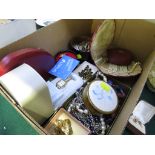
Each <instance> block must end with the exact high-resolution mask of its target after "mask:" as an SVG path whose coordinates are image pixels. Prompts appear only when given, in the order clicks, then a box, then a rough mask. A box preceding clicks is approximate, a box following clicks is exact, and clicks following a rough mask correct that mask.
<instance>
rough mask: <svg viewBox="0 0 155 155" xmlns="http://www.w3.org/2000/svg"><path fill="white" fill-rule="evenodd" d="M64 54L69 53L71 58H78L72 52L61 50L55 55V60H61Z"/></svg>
mask: <svg viewBox="0 0 155 155" xmlns="http://www.w3.org/2000/svg"><path fill="white" fill-rule="evenodd" d="M64 55H67V56H69V57H71V58H74V59H77V56H76V55H75V54H74V53H72V52H60V53H59V54H58V55H57V56H56V57H55V60H56V62H57V61H59V60H60V59H61V58H62V57H63V56H64Z"/></svg>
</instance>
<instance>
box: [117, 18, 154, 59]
mask: <svg viewBox="0 0 155 155" xmlns="http://www.w3.org/2000/svg"><path fill="white" fill-rule="evenodd" d="M154 43H155V23H153V22H151V21H148V20H136V19H128V20H125V23H124V26H123V29H122V32H121V34H120V36H119V40H118V42H117V45H118V46H121V47H122V48H127V49H129V50H131V51H132V52H133V53H134V55H135V56H136V57H137V58H138V60H140V61H141V62H143V61H144V60H145V58H146V57H147V56H148V55H149V54H150V52H152V51H153V50H154V49H155V44H154Z"/></svg>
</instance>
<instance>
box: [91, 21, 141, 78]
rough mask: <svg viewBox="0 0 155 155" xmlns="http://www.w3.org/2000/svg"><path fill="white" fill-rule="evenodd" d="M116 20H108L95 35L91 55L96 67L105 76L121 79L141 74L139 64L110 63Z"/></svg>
mask: <svg viewBox="0 0 155 155" xmlns="http://www.w3.org/2000/svg"><path fill="white" fill-rule="evenodd" d="M115 25H116V24H115V20H112V19H106V20H104V21H103V23H102V24H101V25H100V27H99V28H98V30H97V31H96V32H95V33H94V35H93V38H92V43H91V48H90V51H91V55H92V59H93V60H94V62H95V64H96V66H97V67H98V68H99V69H100V70H101V71H102V72H103V73H105V74H107V75H112V76H119V77H129V76H135V75H138V74H140V73H141V71H142V68H141V65H140V63H139V62H135V61H132V63H131V64H130V65H128V66H118V65H114V64H110V63H108V61H107V60H108V59H107V49H108V47H109V45H110V44H111V43H112V41H113V38H114V34H115V27H116V26H115Z"/></svg>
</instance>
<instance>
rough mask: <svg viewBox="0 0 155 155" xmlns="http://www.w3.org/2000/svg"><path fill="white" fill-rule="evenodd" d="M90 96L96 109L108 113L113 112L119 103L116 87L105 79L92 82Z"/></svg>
mask: <svg viewBox="0 0 155 155" xmlns="http://www.w3.org/2000/svg"><path fill="white" fill-rule="evenodd" d="M89 98H90V100H91V104H92V106H93V107H94V108H95V109H96V110H99V111H102V112H106V113H110V112H113V111H114V110H115V109H116V107H117V104H118V99H117V95H116V93H115V91H114V89H113V88H112V87H111V86H110V85H108V84H107V83H105V82H103V81H94V82H92V83H91V84H90V86H89Z"/></svg>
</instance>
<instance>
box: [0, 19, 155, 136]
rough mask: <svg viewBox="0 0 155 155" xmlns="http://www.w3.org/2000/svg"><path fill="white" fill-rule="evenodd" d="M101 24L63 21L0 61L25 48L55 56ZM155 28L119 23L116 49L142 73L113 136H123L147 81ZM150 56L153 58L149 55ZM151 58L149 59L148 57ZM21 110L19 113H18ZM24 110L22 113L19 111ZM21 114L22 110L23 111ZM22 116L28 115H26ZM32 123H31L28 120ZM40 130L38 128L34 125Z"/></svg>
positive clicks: (21, 42)
mask: <svg viewBox="0 0 155 155" xmlns="http://www.w3.org/2000/svg"><path fill="white" fill-rule="evenodd" d="M101 21H102V20H60V21H58V22H55V23H53V24H51V25H49V26H47V27H45V28H42V29H40V30H38V31H37V32H35V33H33V34H31V35H29V36H27V37H25V38H23V39H21V40H19V41H17V42H14V43H12V44H10V45H8V46H6V47H4V48H2V49H0V57H2V56H4V55H6V54H7V53H10V52H12V51H15V50H17V49H21V48H26V47H40V48H44V49H46V50H48V51H50V52H51V54H52V55H54V54H56V53H57V52H58V51H59V50H66V48H67V45H68V42H69V40H70V39H71V38H73V37H75V36H81V35H90V34H91V32H92V31H94V30H95V28H96V27H97V26H98V25H99V23H100V22H101ZM154 42H155V24H154V23H153V22H150V21H147V20H116V32H115V37H114V41H113V44H112V45H113V46H117V47H122V48H127V49H129V50H131V51H132V52H134V54H135V56H136V57H137V58H138V59H139V60H141V61H142V62H143V61H144V60H145V61H144V63H143V72H142V74H141V75H140V77H139V79H138V80H137V82H136V83H135V85H134V86H133V88H132V91H131V94H130V95H129V98H128V100H127V102H126V104H125V106H124V108H123V109H122V112H121V113H120V115H119V116H118V118H117V120H116V122H115V124H114V126H113V128H112V130H111V132H110V134H121V133H122V131H123V129H124V128H125V126H126V124H127V121H128V118H129V116H130V114H131V113H132V111H133V109H134V107H135V105H136V103H137V101H138V99H139V97H140V94H141V92H142V89H143V87H144V84H145V82H146V80H147V76H148V73H149V70H150V69H151V66H152V64H153V61H154V58H155V52H153V53H151V51H153V49H154V46H155V44H154ZM150 53H151V54H150ZM149 54H150V56H149V57H148V58H146V57H147V56H148V55H149ZM17 110H19V109H17ZM20 110H21V109H20ZM21 111H22V110H21ZM23 115H26V114H25V113H23ZM26 117H27V118H29V117H28V116H27V115H26ZM29 121H30V122H31V119H30V120H29ZM32 124H34V126H35V127H36V128H37V125H36V124H35V123H34V121H33V122H32Z"/></svg>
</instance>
